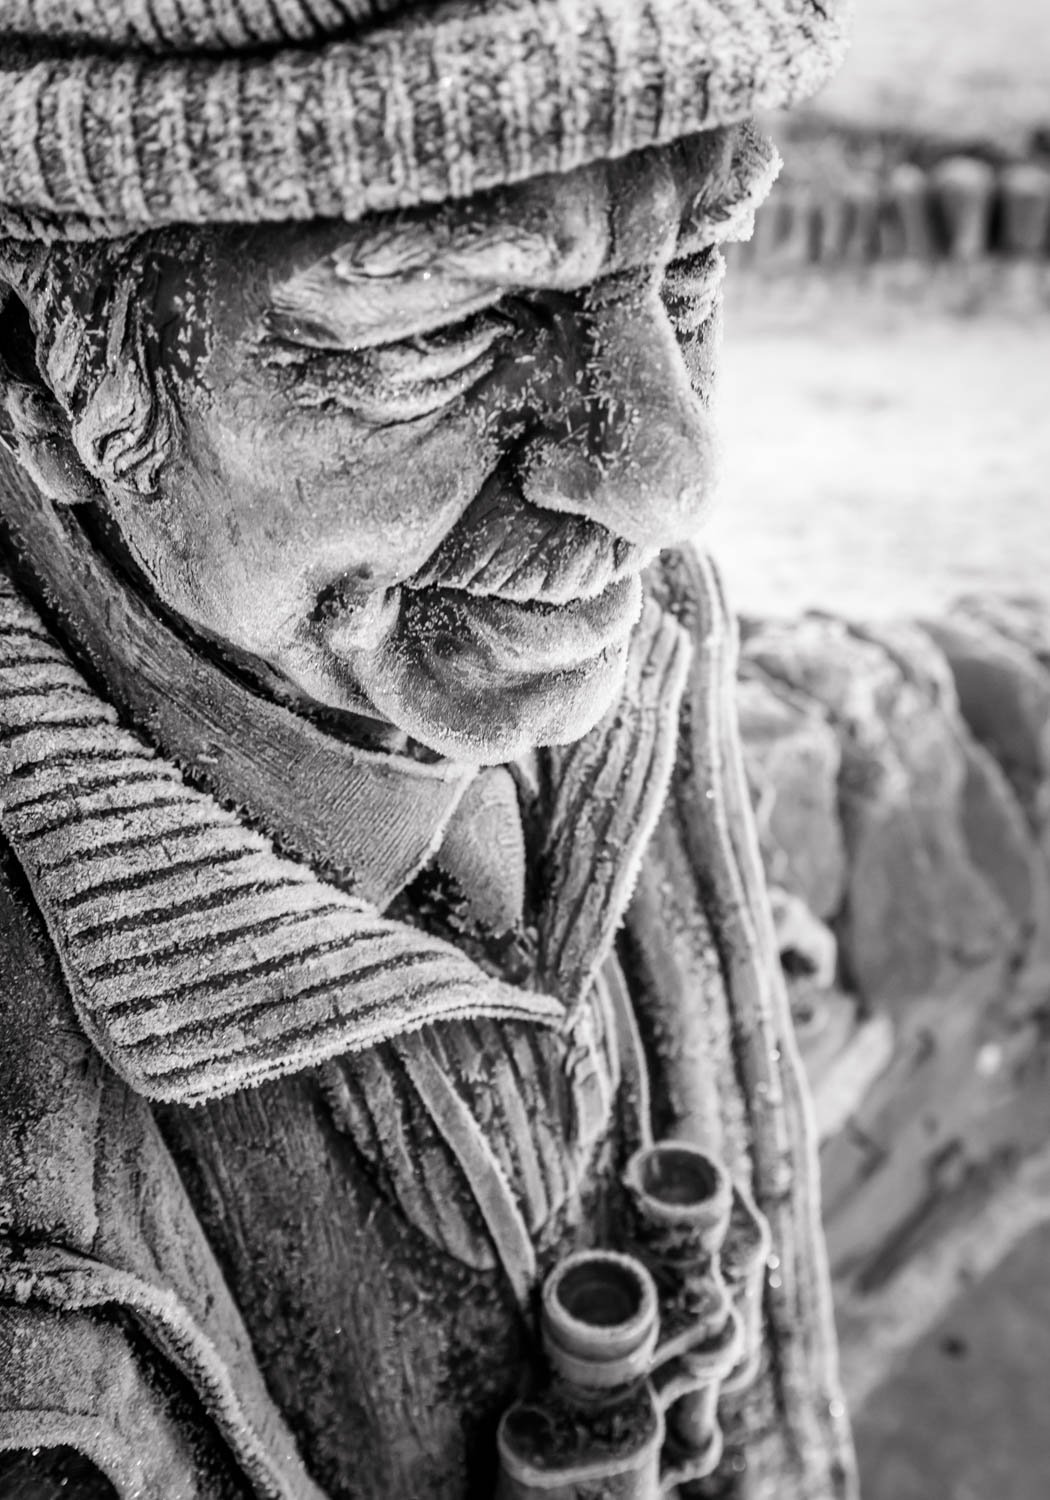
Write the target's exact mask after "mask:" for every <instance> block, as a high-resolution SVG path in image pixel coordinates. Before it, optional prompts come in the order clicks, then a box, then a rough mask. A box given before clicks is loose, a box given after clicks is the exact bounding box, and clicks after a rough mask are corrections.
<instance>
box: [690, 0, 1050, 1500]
mask: <svg viewBox="0 0 1050 1500" xmlns="http://www.w3.org/2000/svg"><path fill="white" fill-rule="evenodd" d="M769 126H770V128H771V130H772V132H773V134H774V135H775V137H776V138H777V140H778V142H779V144H780V146H781V150H782V153H783V155H784V158H785V162H786V166H785V170H784V172H783V174H782V177H781V180H780V182H779V183H778V184H777V186H776V188H775V189H774V192H773V196H772V198H771V200H770V202H769V204H767V206H766V207H765V208H764V209H763V210H762V212H761V214H760V222H759V228H758V232H757V233H756V237H755V241H754V242H753V244H752V246H750V247H741V254H739V255H738V256H737V257H736V263H735V264H734V265H733V266H732V274H731V276H730V282H729V289H728V295H727V339H726V345H725V350H724V354H723V382H722V398H721V402H722V422H723V430H724V433H725V446H726V461H725V481H724V485H723V489H722V495H721V501H720V504H719V507H718V510H717V513H716V515H715V517H714V519H713V521H712V524H711V528H710V531H709V541H710V544H711V546H712V547H713V548H714V549H715V551H716V555H717V556H718V557H719V559H720V560H721V562H722V565H723V567H724V569H725V570H726V572H727V574H728V578H729V582H730V586H731V589H732V593H733V597H734V599H735V602H736V604H737V606H738V607H739V608H741V609H742V610H744V611H745V612H748V613H757V614H768V613H771V612H772V613H790V612H794V611H796V610H798V609H800V608H804V607H807V606H820V607H825V608H830V609H843V610H850V611H853V612H855V613H856V612H859V613H866V614H877V615H886V614H888V613H892V614H896V613H900V612H929V610H930V609H932V608H935V607H937V606H940V605H942V604H943V603H944V602H946V601H947V600H948V599H949V598H951V597H952V596H954V595H956V594H958V593H960V592H964V591H972V590H974V589H977V588H984V587H990V588H996V589H1003V590H1008V591H1018V590H1020V591H1023V592H1031V591H1036V592H1044V591H1045V590H1046V589H1047V588H1048V587H1050V585H1048V583H1047V579H1048V578H1050V508H1048V505H1047V490H1048V486H1050V421H1048V420H1047V406H1048V402H1050V9H1048V7H1047V5H1046V0H858V3H857V16H856V24H855V30H854V44H853V49H852V53H851V55H850V58H849V60H848V62H847V64H846V67H845V69H844V70H843V72H842V73H841V74H840V75H839V77H838V78H837V79H836V81H835V82H834V83H833V84H832V86H831V87H830V88H829V89H828V90H827V91H826V92H825V94H824V95H823V96H822V97H821V98H820V99H819V100H818V101H817V103H816V105H815V106H813V107H812V108H811V109H810V110H809V111H808V112H807V113H806V114H805V115H803V116H801V117H798V118H795V117H792V118H791V119H790V120H789V121H779V120H776V119H774V120H771V121H770V122H769ZM1047 1388H1048V1390H1050V1372H1048V1386H1047ZM1046 1494H1048V1495H1050V1477H1048V1480H1047V1488H1046ZM931 1500H938V1497H931Z"/></svg>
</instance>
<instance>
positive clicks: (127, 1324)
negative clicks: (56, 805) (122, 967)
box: [0, 840, 321, 1500]
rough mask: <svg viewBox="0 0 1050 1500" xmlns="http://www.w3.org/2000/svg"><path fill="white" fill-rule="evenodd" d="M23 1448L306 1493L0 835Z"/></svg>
mask: <svg viewBox="0 0 1050 1500" xmlns="http://www.w3.org/2000/svg"><path fill="white" fill-rule="evenodd" d="M37 1448H39V1449H42V1450H46V1449H55V1448H61V1449H68V1450H72V1451H73V1453H75V1454H80V1455H83V1458H84V1459H85V1460H86V1461H89V1462H90V1463H91V1464H94V1465H95V1467H96V1468H97V1470H98V1471H100V1473H101V1474H102V1475H104V1476H105V1477H106V1478H107V1479H108V1481H109V1482H110V1484H111V1485H112V1487H113V1488H114V1489H115V1491H116V1494H117V1496H118V1497H120V1500H233V1497H235V1496H236V1497H244V1496H249V1495H256V1496H271V1497H274V1500H278V1497H279V1500H321V1495H320V1491H319V1490H318V1489H317V1487H316V1485H314V1483H313V1481H312V1480H311V1479H310V1478H309V1476H308V1475H307V1474H306V1471H305V1469H304V1468H303V1467H302V1464H301V1460H300V1459H299V1457H298V1455H297V1453H296V1450H295V1444H294V1442H293V1440H292V1438H291V1435H290V1433H289V1432H288V1431H287V1429H286V1427H285V1425H284V1423H283V1421H282V1419H281V1417H280V1415H279V1413H278V1412H277V1410H276V1408H275V1407H274V1406H273V1404H272V1402H271V1401H270V1399H269V1396H268V1395H267V1393H266V1390H265V1387H264V1385H263V1381H262V1376H261V1374H260V1373H259V1370H258V1367H257V1365H256V1363H255V1359H254V1355H253V1352H252V1350H251V1346H250V1343H249V1341H248V1337H247V1334H246V1332H245V1330H244V1327H243V1324H242V1322H241V1320H240V1316H239V1314H238V1312H237V1309H236V1307H235V1306H234V1304H233V1302H232V1299H231V1297H230V1294H229V1291H228V1289H227V1288H226V1285H225V1283H224V1281H223V1279H222V1276H221V1273H220V1272H219V1269H218V1266H217V1265H216V1264H215V1261H214V1258H213V1256H212V1254H211V1251H210V1249H209V1247H208V1245H207V1242H206V1240H205V1239H204V1236H203V1232H202V1230H201V1228H200V1226H199V1224H198V1223H197V1220H196V1218H195V1215H194V1214H193V1211H192V1208H191V1206H190V1204H189V1202H188V1200H187V1198H186V1196H185V1193H184V1190H183V1188H182V1184H181V1181H180V1179H179V1176H178V1173H177V1170H176V1168H175V1166H174V1163H173V1162H172V1160H171V1157H170V1155H169V1153H168V1151H167V1148H166V1147H165V1145H164V1143H163V1141H162V1139H161V1137H160V1134H159V1132H158V1130H157V1128H156V1125H155V1123H154V1121H153V1118H152V1115H151V1114H150V1111H149V1107H148V1105H147V1104H146V1102H145V1101H144V1100H142V1099H140V1098H138V1097H137V1096H136V1095H134V1094H132V1093H131V1091H130V1090H129V1089H128V1088H127V1087H126V1085H125V1084H124V1083H123V1082H122V1081H121V1080H120V1079H119V1078H117V1077H116V1075H115V1074H113V1073H112V1072H111V1070H110V1069H109V1068H108V1066H107V1065H106V1063H105V1062H104V1061H103V1060H102V1058H101V1057H100V1056H99V1055H98V1053H97V1052H96V1051H95V1049H94V1047H93V1046H92V1044H91V1042H90V1041H89V1040H88V1039H87V1038H86V1037H85V1035H84V1034H83V1032H82V1030H81V1029H80V1027H79V1025H78V1024H77V1021H76V1017H75V1015H74V1013H73V1009H72V1005H71V1002H70V1000H69V997H68V994H67V993H66V990H65V985H64V982H63V978H62V973H61V970H60V968H59V964H58V960H57V957H56V955H55V952H54V949H53V947H52V945H51V942H50V939H49V937H48V934H47V931H46V929H45V928H44V925H43V923H42V921H41V919H40V916H39V914H38V912H37V911H36V909H35V907H34V905H33V903H32V899H31V896H30V895H29V893H28V887H27V885H26V883H25V882H24V881H23V879H22V878H21V871H20V869H19V866H18V865H17V862H16V861H15V860H14V858H13V856H12V855H11V852H10V850H9V849H8V848H7V846H6V845H5V844H4V843H3V841H2V840H0V1453H5V1452H6V1453H11V1452H15V1451H22V1452H27V1453H30V1454H32V1450H33V1449H37ZM45 1469H46V1465H40V1466H38V1470H39V1472H38V1473H37V1475H36V1476H35V1479H34V1483H36V1484H37V1487H38V1488H41V1487H42V1486H43V1485H44V1483H45V1478H46V1475H45ZM25 1482H26V1484H28V1483H29V1479H28V1477H27V1478H26V1480H25ZM43 1493H44V1494H46V1490H45V1491H43ZM78 1493H79V1491H78ZM27 1497H33V1500H35V1496H34V1495H33V1490H32V1489H28V1490H27Z"/></svg>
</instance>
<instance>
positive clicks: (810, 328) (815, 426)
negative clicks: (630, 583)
mask: <svg viewBox="0 0 1050 1500" xmlns="http://www.w3.org/2000/svg"><path fill="white" fill-rule="evenodd" d="M1048 26H1050V23H1048ZM783 295H784V296H785V297H790V295H791V292H790V289H785V290H784V293H783ZM748 299H749V292H748V287H747V278H746V277H744V276H741V278H740V283H739V285H738V288H737V290H736V293H735V294H734V295H733V296H732V297H731V299H730V305H729V308H728V314H727V334H726V342H725V347H724V350H723V365H722V387H721V401H720V408H721V423H722V430H723V434H724V443H725V461H724V480H723V485H722V490H721V495H720V500H719V504H718V506H717V508H716V511H715V514H714V517H713V519H712V521H711V524H710V525H709V527H708V530H707V533H706V540H707V544H708V545H709V546H710V547H711V549H712V551H713V552H714V554H715V556H716V557H717V558H718V559H719V561H720V562H721V564H722V566H723V569H724V571H725V573H726V576H727V580H728V583H729V587H730V592H731V597H732V599H733V602H734V604H735V605H736V607H737V608H738V609H740V610H742V611H743V612H745V613H748V614H786V613H793V612H795V611H797V610H799V609H802V608H806V607H810V606H816V607H822V608H826V609H832V610H838V611H842V612H845V613H852V614H869V615H883V616H884V615H887V614H901V613H909V614H923V613H929V612H930V611H932V610H935V609H937V608H939V607H941V606H943V605H944V604H945V603H946V602H947V601H948V600H949V599H950V598H952V597H953V596H955V595H958V594H959V593H962V592H967V591H974V590H983V589H994V590H1004V591H1010V592H1022V593H1032V592H1035V593H1045V592H1046V591H1047V589H1050V299H1048V302H1047V310H1046V312H1045V313H1043V314H1042V315H1040V316H1036V315H1035V314H1034V313H1031V312H1029V313H1027V314H1025V315H1024V316H1020V315H1017V314H1014V315H1011V314H1009V313H1007V312H1005V311H1003V310H1000V311H998V312H994V313H993V312H986V313H983V314H980V315H978V316H974V317H962V316H958V315H950V314H947V313H944V312H936V311H931V310H930V309H929V307H927V308H926V309H925V310H924V311H922V312H912V311H909V310H908V309H907V308H906V307H904V306H902V305H901V304H900V303H896V304H894V303H891V302H887V301H885V300H884V299H881V298H874V299H873V298H870V297H863V296H862V297H859V298H857V299H855V300H851V299H849V298H848V297H843V296H841V295H839V294H832V295H829V296H827V297H826V298H825V299H824V300H823V301H822V303H821V305H820V306H818V307H817V308H816V309H814V310H812V311H810V312H809V313H808V314H807V315H806V316H805V317H802V318H800V319H799V320H798V322H797V323H796V324H795V325H794V326H792V321H791V320H790V319H789V318H784V317H783V316H781V317H780V318H779V319H775V318H773V317H767V316H763V315H762V314H761V313H760V312H758V313H756V310H755V308H754V307H753V306H752V305H750V303H749V300H748Z"/></svg>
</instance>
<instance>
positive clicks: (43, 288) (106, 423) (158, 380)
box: [0, 235, 178, 495]
mask: <svg viewBox="0 0 1050 1500" xmlns="http://www.w3.org/2000/svg"><path fill="white" fill-rule="evenodd" d="M158 238H159V237H158V236H155V235H144V236H139V237H138V238H136V239H135V240H131V241H128V240H123V241H104V242H101V243H95V244H90V245H86V244H56V245H38V244H32V243H28V244H27V243H25V242H15V241H5V242H0V326H2V325H5V324H6V325H8V326H9V327H10V325H11V324H12V323H13V322H15V320H16V318H17V315H18V312H19V308H18V307H17V306H16V305H13V304H16V303H17V304H20V306H21V310H22V312H23V313H24V316H25V318H27V319H28V323H29V326H30V329H31V331H32V336H33V345H34V347H33V349H32V351H31V355H30V357H28V358H27V352H26V351H25V349H24V348H23V349H21V350H18V348H17V344H18V341H17V340H12V339H10V338H8V337H4V338H0V382H2V383H3V385H4V386H6V387H7V394H8V398H9V401H8V404H9V409H10V408H11V407H12V406H13V408H14V410H15V415H14V418H13V420H14V421H15V422H16V424H18V423H21V425H22V427H23V430H24V435H26V436H29V431H28V430H26V429H31V428H33V427H35V426H38V425H39V419H40V417H41V416H42V415H43V410H44V407H45V406H46V405H47V404H48V403H49V401H50V402H53V403H54V404H55V405H57V407H58V408H59V410H60V411H61V413H62V414H63V415H64V417H65V420H66V422H67V423H68V430H69V435H70V437H71V438H72V440H73V443H74V445H75V447H76V450H77V452H78V454H79V456H80V458H81V461H82V462H83V464H84V466H85V468H86V469H87V470H88V472H89V473H90V474H91V475H92V476H93V477H94V478H96V479H98V480H100V481H101V482H102V483H103V484H104V485H108V486H110V487H116V488H118V489H120V490H124V491H129V492H131V493H133V494H136V495H149V494H151V493H152V492H153V491H154V490H155V489H156V487H157V481H158V476H159V473H160V470H161V468H162V466H163V465H164V463H165V462H166V461H167V459H168V458H169V456H170V454H171V452H172V448H173V446H174V437H175V430H176V424H177V421H178V418H177V413H176V408H175V403H174V400H173V396H172V391H171V387H170V383H169V382H170V377H169V371H168V369H167V368H166V364H167V362H166V361H165V360H164V359H162V357H161V355H162V353H163V352H165V351H164V348H163V346H164V343H165V330H164V328H163V326H162V324H161V320H160V319H159V318H158V317H157V311H156V296H155V293H156V287H157V283H158V278H159V276H160V271H161V266H162V263H163V259H164V255H163V252H161V253H160V254H158V246H157V244H156V241H157V239H158ZM22 342H23V343H24V340H23V341H22ZM12 348H14V349H15V357H14V358H13V357H12V355H11V354H10V353H9V350H11V349H12ZM34 364H35V370H33V368H32V366H33V365H34ZM34 375H35V380H34V378H33V377H34ZM34 387H35V388H34ZM12 398H13V400H12Z"/></svg>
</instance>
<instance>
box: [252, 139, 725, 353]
mask: <svg viewBox="0 0 1050 1500" xmlns="http://www.w3.org/2000/svg"><path fill="white" fill-rule="evenodd" d="M734 136H735V132H734V131H731V130H716V131H709V132H705V133H704V134H703V135H700V136H696V137H693V138H691V139H689V140H686V141H681V142H677V143H675V145H674V146H671V147H667V148H663V149H660V150H651V151H645V152H639V153H636V154H634V155H633V156H630V157H625V158H623V159H621V160H619V161H613V162H601V163H598V164H596V165H594V166H590V167H586V168H582V169H580V170H578V171H575V172H572V173H568V174H565V175H563V176H553V177H544V178H539V179H537V180H535V181H533V182H530V183H526V184H523V185H520V186H518V187H514V188H507V189H502V190H500V191H498V192H493V193H488V194H485V195H482V196H480V197H478V198H475V199H471V200H469V201H468V202H464V203H447V204H442V205H440V206H438V207H435V208H432V209H429V210H415V211H413V212H411V213H401V214H392V215H381V216H376V217H373V218H371V219H368V220H365V221H363V222H362V223H361V224H359V225H350V226H347V225H332V224H328V225H325V226H316V227H314V228H312V229H310V230H305V231H300V233H299V235H298V236H297V237H296V238H295V239H293V240H289V241H286V242H285V243H284V244H283V245H280V246H277V245H274V244H273V243H272V242H271V246H270V249H271V258H272V268H271V276H270V290H269V308H268V309H267V312H268V314H269V319H270V323H271V326H272V327H273V328H274V329H275V330H276V331H277V332H282V333H285V334H287V335H289V336H291V337H296V338H302V339H305V340H306V341H310V342H312V341H314V340H315V339H316V341H318V342H322V343H327V342H336V343H341V342H345V343H358V344H360V343H367V342H370V341H372V340H373V339H378V338H380V337H382V336H383V332H384V329H385V328H386V327H387V326H388V324H389V322H390V319H391V317H395V318H396V322H397V326H398V330H399V332H400V333H401V334H402V335H403V334H404V333H406V332H408V331H412V330H413V328H415V327H417V326H418V328H419V329H422V328H423V327H425V326H426V324H427V323H428V322H432V321H433V319H434V318H435V317H437V316H441V317H445V318H447V317H449V316H451V315H462V314H464V313H466V312H468V311H470V310H471V308H472V307H474V306H480V305H483V304H484V303H485V302H486V301H489V300H491V298H492V295H493V291H494V290H497V291H498V290H499V289H504V288H511V287H513V288H515V289H517V290H522V291H528V290H530V289H537V290H543V289H551V290H571V289H575V288H577V287H581V286H586V285H588V284H589V283H591V282H593V281H595V280H597V279H598V278H600V277H601V276H604V275H609V274H611V273H612V272H614V271H617V270H623V269H626V268H628V267H639V266H647V265H654V264H656V265H659V264H663V263H664V262H666V261H667V259H668V258H669V257H670V255H671V254H672V253H673V252H674V251H675V248H676V246H678V247H680V248H682V246H681V241H682V236H683V232H684V233H685V234H686V235H689V234H692V235H693V237H694V238H697V239H698V240H700V239H702V238H703V235H704V232H705V226H706V229H707V233H708V238H710V233H711V230H710V224H709V223H708V220H709V219H711V220H712V221H713V219H715V218H718V217H719V208H720V205H724V202H725V199H726V198H727V197H729V196H732V194H733V193H734V192H736V193H737V194H738V195H739V189H740V179H739V174H738V173H737V172H735V171H734V151H733V145H734ZM684 248H689V247H688V246H685V247H684Z"/></svg>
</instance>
